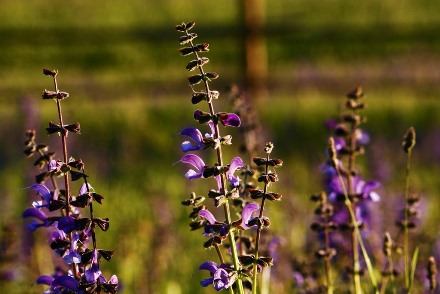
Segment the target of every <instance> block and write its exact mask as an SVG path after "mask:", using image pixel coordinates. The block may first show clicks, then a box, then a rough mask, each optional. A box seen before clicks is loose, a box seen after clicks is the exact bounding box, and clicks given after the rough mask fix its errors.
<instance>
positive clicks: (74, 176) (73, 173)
mask: <svg viewBox="0 0 440 294" xmlns="http://www.w3.org/2000/svg"><path fill="white" fill-rule="evenodd" d="M70 175H71V176H72V181H77V180H79V179H83V178H86V177H87V175H86V174H85V173H82V172H78V171H74V170H70Z"/></svg>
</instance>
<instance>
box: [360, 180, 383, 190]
mask: <svg viewBox="0 0 440 294" xmlns="http://www.w3.org/2000/svg"><path fill="white" fill-rule="evenodd" d="M379 186H380V183H379V182H378V181H369V182H366V183H365V184H364V186H363V187H362V192H363V193H370V192H371V191H372V190H374V189H377V188H379Z"/></svg>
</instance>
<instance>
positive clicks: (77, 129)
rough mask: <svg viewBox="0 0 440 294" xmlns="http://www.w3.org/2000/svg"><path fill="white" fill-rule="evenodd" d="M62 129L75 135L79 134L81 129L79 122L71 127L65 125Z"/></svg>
mask: <svg viewBox="0 0 440 294" xmlns="http://www.w3.org/2000/svg"><path fill="white" fill-rule="evenodd" d="M64 128H65V129H66V130H68V131H69V132H72V133H75V134H81V127H80V124H79V122H78V123H75V124H71V125H65V126H64Z"/></svg>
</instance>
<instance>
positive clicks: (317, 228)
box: [310, 223, 325, 232]
mask: <svg viewBox="0 0 440 294" xmlns="http://www.w3.org/2000/svg"><path fill="white" fill-rule="evenodd" d="M324 228H325V226H324V225H322V224H321V223H312V224H311V225H310V229H311V230H312V231H315V232H322V231H324Z"/></svg>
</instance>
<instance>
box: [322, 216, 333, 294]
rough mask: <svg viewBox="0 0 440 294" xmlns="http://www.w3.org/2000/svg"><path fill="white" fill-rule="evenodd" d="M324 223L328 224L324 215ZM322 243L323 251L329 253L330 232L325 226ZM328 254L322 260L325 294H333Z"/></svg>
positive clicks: (327, 219) (329, 256) (327, 218)
mask: <svg viewBox="0 0 440 294" xmlns="http://www.w3.org/2000/svg"><path fill="white" fill-rule="evenodd" d="M324 222H325V224H328V223H329V217H328V215H327V214H326V215H325V216H324ZM324 242H325V250H326V251H327V253H328V252H330V251H329V250H330V232H329V229H328V227H327V226H326V228H325V230H324ZM330 258H331V255H330V254H326V256H325V258H324V266H325V278H326V282H327V294H333V280H332V272H331V265H330Z"/></svg>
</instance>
